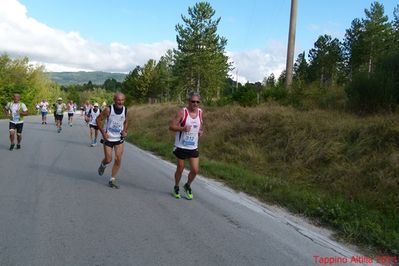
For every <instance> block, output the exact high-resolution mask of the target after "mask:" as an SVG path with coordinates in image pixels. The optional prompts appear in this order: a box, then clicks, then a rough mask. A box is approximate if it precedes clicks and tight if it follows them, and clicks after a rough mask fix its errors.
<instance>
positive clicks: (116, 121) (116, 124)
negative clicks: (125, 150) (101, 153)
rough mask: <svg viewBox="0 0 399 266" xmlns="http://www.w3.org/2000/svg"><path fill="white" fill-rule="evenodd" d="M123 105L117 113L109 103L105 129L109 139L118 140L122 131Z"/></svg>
mask: <svg viewBox="0 0 399 266" xmlns="http://www.w3.org/2000/svg"><path fill="white" fill-rule="evenodd" d="M125 108H126V107H125V106H123V110H122V113H121V114H120V115H117V114H116V113H115V111H114V105H111V107H110V112H109V116H108V119H107V125H106V128H105V131H106V132H107V133H108V140H109V141H120V140H121V133H122V131H123V123H124V122H125V119H126V116H125V111H126V110H125Z"/></svg>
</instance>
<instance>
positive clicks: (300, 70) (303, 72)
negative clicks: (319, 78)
mask: <svg viewBox="0 0 399 266" xmlns="http://www.w3.org/2000/svg"><path fill="white" fill-rule="evenodd" d="M308 68H309V66H308V62H307V61H306V59H305V52H303V53H300V54H299V55H298V58H297V60H296V61H295V64H294V82H295V83H298V84H300V85H302V84H304V83H305V82H307V81H308Z"/></svg>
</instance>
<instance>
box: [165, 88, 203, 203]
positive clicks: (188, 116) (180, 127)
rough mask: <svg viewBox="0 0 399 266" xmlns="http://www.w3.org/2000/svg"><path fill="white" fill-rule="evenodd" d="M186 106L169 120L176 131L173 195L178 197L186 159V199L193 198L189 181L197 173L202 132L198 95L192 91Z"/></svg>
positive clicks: (170, 125)
mask: <svg viewBox="0 0 399 266" xmlns="http://www.w3.org/2000/svg"><path fill="white" fill-rule="evenodd" d="M187 100H188V104H187V107H184V108H182V109H180V110H179V112H178V113H177V114H176V116H175V117H174V118H173V119H172V121H170V123H169V129H170V130H171V131H174V132H176V134H175V135H176V136H175V144H174V150H173V153H174V154H175V156H176V157H177V165H176V172H175V186H174V188H173V192H172V194H173V196H174V197H176V198H178V199H179V198H180V197H181V196H180V193H179V183H180V179H181V176H182V173H183V170H184V161H185V160H188V161H189V164H190V173H189V174H188V180H187V183H185V184H184V187H183V188H184V190H185V192H186V197H187V199H189V200H191V199H193V193H192V190H191V183H192V182H193V181H194V178H195V177H196V175H197V174H198V170H199V152H198V140H199V137H200V136H201V135H202V133H203V122H202V110H201V109H200V108H199V104H200V95H199V93H197V92H192V93H190V95H189V96H188V98H187Z"/></svg>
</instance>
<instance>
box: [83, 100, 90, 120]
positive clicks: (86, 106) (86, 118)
mask: <svg viewBox="0 0 399 266" xmlns="http://www.w3.org/2000/svg"><path fill="white" fill-rule="evenodd" d="M83 109H84V119H85V121H86V125H89V119H88V116H87V115H88V114H89V111H90V109H91V104H90V102H89V101H86V103H85V104H84V105H83Z"/></svg>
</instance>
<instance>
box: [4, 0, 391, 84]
mask: <svg viewBox="0 0 399 266" xmlns="http://www.w3.org/2000/svg"><path fill="white" fill-rule="evenodd" d="M197 2H198V1H192V0H169V1H165V0H146V1H136V0H112V1H111V0H84V1H83V0H0V54H3V53H7V54H8V55H10V56H11V57H12V58H16V57H20V56H28V57H29V59H30V61H31V62H32V63H34V64H43V65H45V66H46V70H47V71H80V70H85V71H94V70H96V71H110V72H122V73H128V72H130V71H131V70H132V69H134V67H135V66H137V65H143V64H145V63H146V62H147V61H148V60H149V59H155V60H159V58H160V57H161V56H162V55H164V54H165V53H166V51H167V50H168V49H173V48H176V47H177V44H176V31H175V26H176V24H178V23H180V24H182V19H181V15H187V9H188V7H190V6H194V5H195V3H197ZM207 2H209V3H210V4H211V6H212V7H213V8H214V9H215V11H216V13H215V18H218V17H221V21H220V23H219V26H218V34H219V35H220V36H224V37H225V38H227V41H228V42H227V46H226V49H225V51H226V55H227V56H228V57H229V58H230V61H231V62H232V64H233V67H234V70H233V71H232V72H231V73H230V74H231V77H232V78H233V79H236V78H237V77H238V80H239V81H240V82H246V81H250V82H256V81H262V80H263V78H264V77H265V76H268V75H270V74H271V73H274V74H275V75H276V76H278V75H279V74H280V73H281V71H282V70H284V68H285V63H286V53H287V42H288V25H289V16H290V5H291V0H279V1H275V0H230V1H228V0H208V1H207ZM372 2H374V1H370V0H334V1H329V0H298V17H297V29H296V44H295V52H296V53H295V58H296V56H297V54H298V53H300V52H303V51H306V52H308V51H309V50H310V49H311V48H312V47H313V44H314V42H315V41H316V39H317V38H318V36H320V35H323V34H329V35H331V36H332V37H336V38H338V39H339V40H343V38H344V36H345V30H346V29H348V28H349V27H350V24H351V21H352V20H353V19H355V18H364V16H365V15H364V10H365V9H369V8H370V5H371V3H372ZM379 2H380V3H382V4H383V5H384V7H385V14H386V15H388V17H389V19H390V20H392V18H393V15H392V14H393V10H394V7H395V6H396V5H398V4H399V1H397V0H384V1H379Z"/></svg>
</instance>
